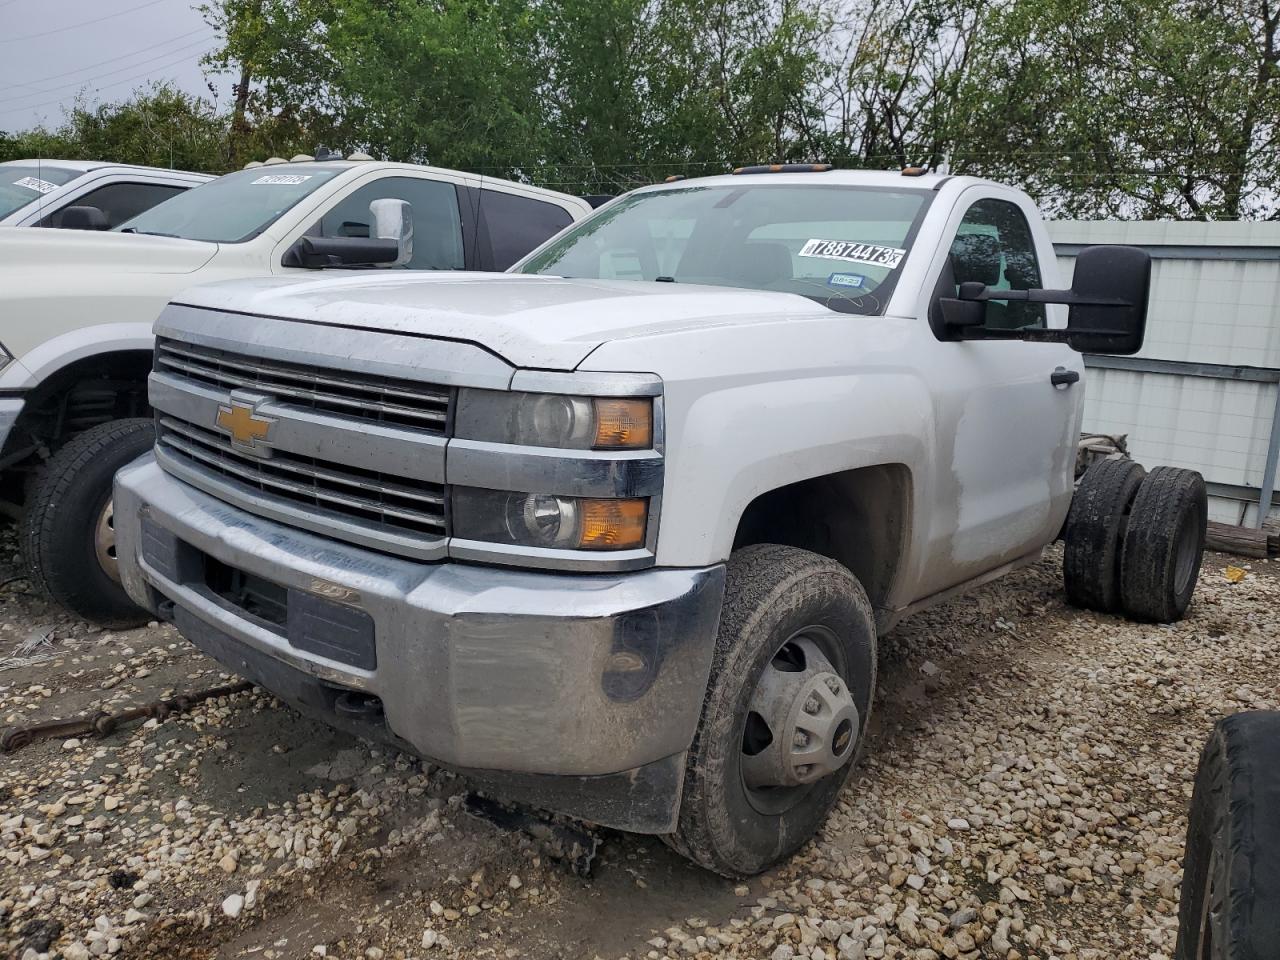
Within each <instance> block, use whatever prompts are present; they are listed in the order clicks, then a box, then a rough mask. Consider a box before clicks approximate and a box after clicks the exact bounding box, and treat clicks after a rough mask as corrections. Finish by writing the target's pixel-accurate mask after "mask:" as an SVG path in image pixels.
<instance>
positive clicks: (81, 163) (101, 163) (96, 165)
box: [0, 157, 209, 176]
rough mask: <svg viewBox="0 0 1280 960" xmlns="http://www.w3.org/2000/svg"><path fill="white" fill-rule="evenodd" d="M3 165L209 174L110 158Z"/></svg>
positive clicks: (33, 160) (38, 159)
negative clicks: (113, 160)
mask: <svg viewBox="0 0 1280 960" xmlns="http://www.w3.org/2000/svg"><path fill="white" fill-rule="evenodd" d="M0 166H4V167H32V166H35V167H41V166H48V167H61V168H62V169H64V170H79V171H80V172H81V173H89V172H91V171H93V170H101V169H103V168H104V167H110V168H112V169H113V170H146V171H149V172H152V173H184V174H192V175H195V176H209V175H208V174H202V173H199V172H197V171H194V170H172V169H170V168H168V167H146V166H142V165H141V164H137V163H114V162H112V161H110V160H49V159H45V158H41V157H32V158H31V159H30V160H5V161H3V162H2V163H0Z"/></svg>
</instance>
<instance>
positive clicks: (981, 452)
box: [116, 167, 1203, 876]
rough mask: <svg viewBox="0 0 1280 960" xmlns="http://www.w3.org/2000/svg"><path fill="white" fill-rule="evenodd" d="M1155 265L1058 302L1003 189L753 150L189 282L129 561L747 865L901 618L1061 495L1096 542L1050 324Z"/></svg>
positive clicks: (388, 705)
mask: <svg viewBox="0 0 1280 960" xmlns="http://www.w3.org/2000/svg"><path fill="white" fill-rule="evenodd" d="M1149 269H1150V263H1149V260H1148V259H1147V258H1146V255H1145V254H1143V253H1142V252H1140V251H1137V250H1134V249H1133V248H1092V251H1085V252H1084V253H1082V254H1081V258H1080V260H1079V263H1078V266H1077V271H1076V277H1075V279H1074V281H1073V284H1072V287H1071V289H1069V290H1061V289H1054V288H1055V287H1057V286H1058V283H1057V277H1056V262H1055V259H1054V256H1053V250H1052V247H1051V246H1050V243H1049V239H1048V236H1047V235H1046V232H1045V228H1044V225H1043V223H1042V222H1041V219H1040V216H1039V214H1038V213H1037V211H1036V208H1035V206H1034V204H1033V203H1032V202H1031V201H1030V199H1029V198H1028V197H1027V196H1026V195H1024V194H1023V193H1021V192H1020V191H1017V190H1014V189H1012V188H1009V187H1006V186H1002V185H1000V184H996V183H991V182H987V181H982V180H977V179H973V178H964V177H946V176H937V175H899V174H896V173H892V174H891V173H878V172H865V171H832V170H829V169H827V168H814V167H804V168H801V169H799V170H794V171H793V170H789V169H787V168H786V167H768V168H761V169H759V170H758V171H757V170H755V169H747V170H744V171H742V172H741V173H739V174H734V175H726V176H722V177H708V178H701V179H697V180H689V181H681V182H677V183H672V184H666V185H659V186H654V187H650V188H644V189H641V190H638V191H635V192H633V193H630V194H627V195H626V196H624V197H621V198H619V199H617V200H614V201H613V202H611V203H609V204H607V205H605V206H603V207H602V208H601V209H599V210H598V211H597V212H596V213H595V214H594V215H593V216H592V217H590V218H589V219H587V220H585V221H584V222H583V223H581V224H578V225H576V226H575V227H573V228H571V229H569V230H567V231H565V232H564V233H562V234H560V235H558V236H557V237H555V238H553V239H552V240H550V241H548V242H547V243H546V244H545V245H543V246H542V247H541V248H539V249H538V250H536V251H534V252H533V253H532V254H530V255H529V256H528V257H526V258H525V259H523V260H522V261H520V262H519V263H518V264H516V265H515V266H514V267H513V268H512V269H511V270H509V271H508V272H506V273H504V274H478V275H469V276H463V275H450V274H434V275H422V276H419V277H415V278H413V279H405V280H401V279H400V278H396V277H390V276H375V277H366V276H357V277H346V278H342V279H331V280H325V281H321V282H305V281H301V280H297V279H288V278H263V279H259V280H253V281H243V282H237V283H225V284H214V285H209V286H205V287H201V288H199V289H195V290H190V291H187V292H186V293H185V294H183V295H181V296H180V297H178V298H176V299H175V300H174V301H173V302H172V303H170V305H169V306H168V307H167V308H166V309H165V311H164V313H163V314H162V315H161V317H160V319H159V321H158V323H157V327H156V333H157V336H158V341H157V354H156V363H155V368H154V370H153V372H152V374H151V378H150V401H151V404H152V406H153V407H154V409H155V411H156V415H157V438H156V445H155V448H154V451H153V452H152V454H151V455H150V456H147V457H144V458H143V459H141V460H140V461H138V462H137V463H135V464H133V465H131V466H129V467H128V468H127V469H125V470H123V471H122V472H121V473H120V475H119V477H118V479H117V485H116V520H117V529H118V532H119V548H120V564H121V569H122V574H123V579H124V582H125V585H126V588H127V589H128V591H129V593H130V595H131V596H132V597H133V598H134V600H135V601H136V602H137V603H139V604H141V605H142V606H144V607H146V608H147V609H148V610H151V611H153V612H154V613H155V615H156V616H158V617H161V618H164V619H166V620H171V621H172V622H174V623H176V624H177V626H178V628H179V630H180V631H181V632H182V633H183V634H184V635H185V636H187V637H188V638H189V639H190V640H191V641H192V642H193V643H195V644H196V645H197V646H198V647H200V648H201V649H202V650H204V651H205V652H207V653H208V654H209V655H210V656H212V657H214V658H215V659H217V660H219V661H220V662H222V663H223V664H224V665H226V666H227V667H228V668H229V669H232V670H235V671H237V672H239V673H241V674H242V675H244V676H246V677H249V678H251V679H253V680H255V681H257V682H259V683H262V684H263V685H264V686H266V687H267V688H269V689H271V690H272V691H274V692H275V693H277V694H278V695H279V696H281V697H282V698H283V699H285V700H287V701H288V702H290V703H292V704H294V705H296V706H298V707H299V708H300V709H303V710H305V711H309V712H312V713H314V714H317V715H319V716H322V717H324V718H325V719H326V720H328V721H329V722H331V723H334V724H335V725H339V726H342V727H345V728H347V729H350V730H353V731H355V732H358V733H360V734H362V735H365V736H368V737H371V738H378V739H382V740H386V741H388V742H391V743H394V744H396V745H398V746H400V747H402V748H404V749H408V750H412V751H414V752H416V753H418V754H420V755H422V756H424V757H428V758H431V759H432V760H433V761H436V762H439V763H442V764H445V765H446V766H450V767H452V768H454V769H458V770H460V771H463V772H464V773H466V774H467V775H468V776H470V777H472V778H474V779H475V780H476V781H478V782H480V783H482V784H486V785H489V786H490V787H491V788H492V789H495V790H497V791H499V792H503V793H505V794H507V795H509V796H513V797H516V798H520V799H525V800H528V801H530V802H533V803H535V804H538V805H540V806H545V807H550V808H551V809H554V810H557V811H560V812H562V813H567V814H570V815H573V816H577V817H580V818H583V819H587V820H591V821H594V822H597V823H601V824H606V825H609V826H613V827H618V828H621V829H628V830H636V831H641V832H647V833H654V834H658V835H661V836H662V837H663V838H664V839H665V840H666V841H667V842H668V843H670V844H671V845H672V846H673V847H674V848H675V849H677V850H678V851H680V852H681V853H682V854H684V855H686V856H688V857H690V858H691V859H693V860H695V861H696V862H698V863H700V864H702V865H703V866H706V867H708V868H709V869H712V870H716V871H718V872H721V873H724V874H726V875H731V876H741V875H747V874H751V873H754V872H757V871H759V870H761V869H763V868H764V867H766V866H767V865H769V864H770V863H772V862H774V861H776V860H778V859H779V858H781V857H784V856H786V855H787V854H789V853H790V852H792V851H794V850H795V849H797V848H798V847H799V846H800V845H801V844H802V843H804V842H805V841H806V840H807V839H808V838H809V837H810V836H811V835H812V834H813V833H814V832H815V831H816V830H817V829H818V828H819V826H820V825H821V823H822V820H823V818H824V817H825V815H826V812H827V811H828V810H829V809H830V807H831V805H832V804H834V803H835V802H836V798H837V796H838V794H839V791H840V789H841V787H842V785H843V783H844V781H845V779H846V777H847V775H848V772H849V769H850V766H851V763H852V760H853V758H854V756H855V755H856V754H857V752H858V749H859V746H860V744H861V743H862V742H863V740H864V734H865V731H866V727H867V721H868V718H869V716H870V710H871V705H872V697H873V692H874V688H875V676H876V658H877V646H878V641H879V638H880V637H881V636H882V635H883V634H885V633H886V632H887V631H889V630H890V629H891V628H892V626H893V625H894V624H895V623H896V622H897V621H898V620H900V619H901V618H902V617H904V616H907V615H909V614H910V613H911V612H913V611H915V610H918V609H921V608H922V607H924V606H927V605H929V604H932V603H936V602H938V601H939V600H942V599H946V598H948V597H951V596H953V595H955V594H956V593H958V592H961V591H964V590H967V589H970V588H972V587H974V586H976V585H978V584H981V583H984V582H986V581H988V580H990V579H991V578H993V577H996V576H999V575H1001V574H1002V573H1005V572H1007V571H1009V570H1012V569H1015V568H1016V567H1017V566H1019V565H1021V564H1024V563H1027V562H1029V561H1031V560H1033V559H1035V558H1038V557H1040V556H1041V554H1042V551H1043V550H1044V549H1045V548H1046V547H1047V546H1048V545H1049V544H1050V543H1051V542H1052V541H1053V540H1054V539H1055V537H1056V536H1057V535H1058V533H1059V531H1060V530H1062V529H1063V526H1064V522H1065V523H1066V524H1067V526H1068V528H1069V529H1070V530H1073V531H1075V533H1073V534H1072V541H1073V542H1074V541H1075V540H1080V541H1081V542H1084V541H1085V540H1087V541H1088V543H1089V544H1090V545H1093V544H1097V545H1098V546H1099V547H1102V546H1107V547H1108V548H1109V549H1111V550H1112V552H1113V554H1114V550H1115V549H1116V544H1117V543H1118V542H1119V541H1118V540H1116V536H1117V534H1116V531H1115V528H1114V527H1113V526H1109V525H1106V524H1103V523H1102V522H1101V521H1098V520H1097V519H1096V517H1097V516H1098V515H1100V514H1098V512H1097V511H1093V509H1092V508H1093V507H1096V506H1098V505H1099V504H1103V503H1104V502H1105V504H1106V505H1107V506H1108V508H1111V507H1113V506H1114V503H1113V501H1114V502H1115V503H1118V502H1119V500H1118V498H1116V497H1110V498H1107V497H1102V496H1101V495H1099V496H1098V497H1094V498H1093V499H1091V500H1090V501H1089V502H1090V504H1091V505H1092V506H1091V508H1090V511H1085V513H1083V514H1081V515H1080V516H1078V517H1076V519H1075V520H1072V519H1070V517H1069V514H1070V513H1071V512H1072V511H1073V509H1074V504H1075V500H1076V498H1075V496H1074V495H1073V486H1074V485H1073V471H1074V464H1075V450H1076V437H1077V434H1078V431H1079V426H1080V418H1081V404H1082V399H1083V395H1082V393H1083V389H1084V384H1083V374H1084V367H1083V363H1082V362H1081V357H1080V351H1082V350H1097V349H1107V350H1111V351H1114V352H1132V351H1133V350H1136V349H1137V348H1138V347H1139V346H1140V344H1141V341H1142V329H1143V324H1144V322H1145V312H1146V298H1147V284H1148V282H1149ZM1068 307H1069V309H1068ZM245 377H248V378H249V379H250V380H251V383H249V384H245V383H244V382H243V378H245ZM1095 492H1096V491H1095ZM1201 492H1202V490H1201ZM1159 499H1161V500H1162V501H1163V499H1164V498H1163V497H1161V498H1159ZM1187 502H1188V504H1189V506H1188V509H1191V507H1192V506H1194V505H1193V504H1191V502H1190V501H1187ZM1128 503H1133V504H1134V506H1133V514H1132V518H1131V520H1130V523H1131V525H1132V526H1135V527H1136V526H1138V525H1139V520H1138V518H1139V515H1140V513H1141V511H1140V510H1139V506H1138V505H1137V501H1134V500H1133V499H1132V497H1130V500H1129V501H1128V502H1127V503H1125V504H1121V505H1120V507H1119V508H1118V509H1120V510H1121V512H1123V511H1125V510H1127V509H1128ZM1108 516H1110V514H1108ZM1198 516H1199V517H1200V525H1201V530H1202V528H1203V515H1202V514H1200V515H1198ZM1179 522H1181V520H1179ZM1106 523H1107V524H1109V523H1110V521H1109V520H1108V521H1107V522H1106ZM1103 526H1105V529H1101V528H1102V527H1103ZM1178 529H1182V528H1181V527H1179V528H1178ZM1188 529H1190V527H1188ZM1100 531H1101V532H1100ZM1125 542H1126V543H1127V542H1128V541H1125ZM1069 547H1070V544H1069ZM1142 549H1145V548H1144V547H1142V546H1141V545H1139V546H1135V547H1134V554H1133V556H1134V557H1136V558H1137V560H1136V561H1135V562H1136V563H1137V565H1138V566H1139V567H1141V568H1142V569H1150V570H1153V571H1157V572H1161V571H1162V572H1163V575H1165V576H1166V577H1172V576H1173V574H1172V573H1170V572H1169V565H1168V564H1167V563H1165V565H1164V566H1162V565H1161V562H1160V561H1158V560H1157V559H1153V553H1152V552H1148V553H1145V554H1144V553H1142ZM1114 563H1115V561H1114V556H1112V557H1111V558H1110V559H1107V558H1105V557H1101V556H1099V557H1098V558H1097V559H1096V560H1095V561H1093V562H1090V563H1084V564H1082V565H1081V567H1082V569H1085V570H1087V571H1089V572H1088V573H1086V574H1085V575H1086V576H1097V577H1100V578H1102V579H1104V580H1106V581H1107V582H1110V580H1111V579H1113V578H1115V577H1118V574H1117V573H1116V568H1115V566H1114ZM1197 565H1198V560H1197ZM1197 569H1198V566H1197ZM1179 582H1180V583H1182V585H1183V586H1185V582H1184V581H1179ZM1191 582H1192V586H1194V576H1193V577H1192V579H1191ZM1183 609H1185V604H1184V606H1183ZM1179 615H1180V611H1179Z"/></svg>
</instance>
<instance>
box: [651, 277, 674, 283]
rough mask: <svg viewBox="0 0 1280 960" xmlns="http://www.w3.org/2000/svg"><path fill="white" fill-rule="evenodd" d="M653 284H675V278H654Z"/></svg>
mask: <svg viewBox="0 0 1280 960" xmlns="http://www.w3.org/2000/svg"><path fill="white" fill-rule="evenodd" d="M653 282H654V283H675V282H676V278H675V277H654V278H653Z"/></svg>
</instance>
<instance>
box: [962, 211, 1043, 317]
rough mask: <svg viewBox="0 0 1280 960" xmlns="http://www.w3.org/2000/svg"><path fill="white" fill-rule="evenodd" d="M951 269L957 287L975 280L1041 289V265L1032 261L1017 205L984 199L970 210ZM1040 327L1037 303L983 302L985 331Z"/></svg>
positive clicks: (1027, 228)
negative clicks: (985, 309) (985, 304)
mask: <svg viewBox="0 0 1280 960" xmlns="http://www.w3.org/2000/svg"><path fill="white" fill-rule="evenodd" d="M951 271H952V273H953V275H954V279H955V283H956V286H957V288H958V287H959V285H960V284H962V283H968V282H974V281H976V282H978V283H984V284H986V285H987V286H988V287H991V288H992V289H995V290H1028V289H1031V288H1033V287H1039V286H1040V262H1039V260H1037V259H1036V245H1035V241H1034V240H1033V239H1032V237H1031V227H1030V226H1029V225H1028V224H1027V218H1026V217H1025V216H1024V215H1023V213H1022V210H1021V209H1020V208H1019V207H1018V205H1017V204H1016V203H1010V202H1009V201H1007V200H995V199H987V200H979V201H978V202H977V203H975V204H974V205H973V206H971V207H970V208H969V210H968V212H967V213H965V215H964V220H962V221H961V222H960V228H959V229H958V230H957V231H956V239H955V242H954V243H952V245H951ZM957 292H958V290H957ZM1044 325H1045V312H1044V304H1042V303H1027V302H1025V301H1017V300H1015V301H1008V300H989V301H987V314H986V323H985V326H986V328H987V329H988V330H1017V329H1019V328H1022V327H1043V326H1044Z"/></svg>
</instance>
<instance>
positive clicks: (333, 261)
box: [280, 199, 413, 270]
mask: <svg viewBox="0 0 1280 960" xmlns="http://www.w3.org/2000/svg"><path fill="white" fill-rule="evenodd" d="M369 213H370V214H371V215H372V216H373V220H374V225H373V236H372V237H299V238H298V240H297V242H296V243H294V245H293V246H291V247H290V248H289V249H288V250H286V251H285V254H284V257H283V258H282V259H281V261H280V262H281V263H282V264H283V265H284V266H286V267H306V268H308V269H311V270H322V269H324V268H325V267H381V266H387V267H402V266H404V265H405V264H406V263H408V262H409V260H410V258H412V256H413V208H412V207H411V206H410V205H409V203H408V202H407V201H405V200H391V199H384V200H374V201H373V202H372V203H371V204H369Z"/></svg>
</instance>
